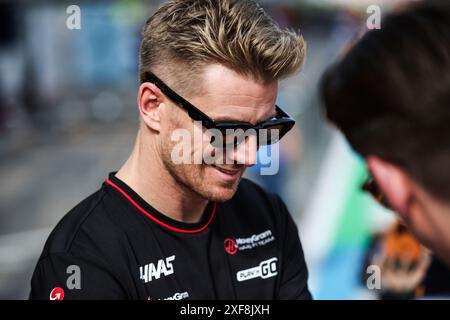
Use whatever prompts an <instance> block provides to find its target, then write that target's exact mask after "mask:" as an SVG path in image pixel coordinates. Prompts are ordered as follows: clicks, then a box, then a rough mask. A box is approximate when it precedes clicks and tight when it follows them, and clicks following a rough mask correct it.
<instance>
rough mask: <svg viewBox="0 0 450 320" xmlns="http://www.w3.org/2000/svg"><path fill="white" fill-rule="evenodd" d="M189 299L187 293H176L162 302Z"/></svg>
mask: <svg viewBox="0 0 450 320" xmlns="http://www.w3.org/2000/svg"><path fill="white" fill-rule="evenodd" d="M187 298H189V293H188V292H187V291H185V292H177V293H175V294H174V295H173V296H171V297H167V298H164V299H162V300H183V299H187Z"/></svg>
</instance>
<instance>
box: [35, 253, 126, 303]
mask: <svg viewBox="0 0 450 320" xmlns="http://www.w3.org/2000/svg"><path fill="white" fill-rule="evenodd" d="M29 298H30V300H76V299H81V300H87V299H99V300H100V299H102V300H103V299H104V300H106V299H126V298H127V297H126V294H125V292H124V290H123V289H122V288H121V286H120V284H119V282H118V281H117V280H116V278H115V277H114V275H113V274H111V272H110V271H108V269H107V268H106V266H105V265H104V264H103V263H102V262H101V261H99V260H98V259H95V258H89V257H85V256H84V257H82V258H81V257H76V256H72V255H69V254H65V253H64V254H59V253H58V254H51V255H48V256H47V257H45V258H41V259H40V260H39V262H38V264H37V266H36V269H35V271H34V273H33V277H32V280H31V292H30V296H29Z"/></svg>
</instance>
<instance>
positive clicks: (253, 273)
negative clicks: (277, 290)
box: [236, 257, 278, 282]
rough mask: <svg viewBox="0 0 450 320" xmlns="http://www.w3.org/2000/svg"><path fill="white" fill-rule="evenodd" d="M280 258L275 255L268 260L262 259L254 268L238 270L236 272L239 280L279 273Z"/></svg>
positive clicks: (272, 275)
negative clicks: (278, 262) (278, 263)
mask: <svg viewBox="0 0 450 320" xmlns="http://www.w3.org/2000/svg"><path fill="white" fill-rule="evenodd" d="M277 261H278V258H276V257H273V258H270V259H268V260H264V261H261V263H260V264H259V265H258V266H256V267H253V268H249V269H245V270H241V271H238V272H237V273H236V278H237V281H239V282H241V281H247V280H250V279H255V278H262V279H267V278H271V277H274V276H276V275H277V274H278V271H277Z"/></svg>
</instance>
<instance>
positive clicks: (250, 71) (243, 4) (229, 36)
mask: <svg viewBox="0 0 450 320" xmlns="http://www.w3.org/2000/svg"><path fill="white" fill-rule="evenodd" d="M142 35H143V40H142V44H141V50H140V67H139V72H140V78H141V82H142V81H143V79H144V73H145V72H146V71H148V70H153V71H155V70H156V71H155V72H158V74H159V75H161V77H162V78H163V79H164V80H165V81H167V82H168V84H169V85H171V86H173V87H174V88H176V90H180V92H181V93H182V94H191V93H192V92H196V90H197V89H198V88H199V83H198V80H199V74H201V70H202V68H203V67H204V66H206V65H208V64H212V63H220V64H222V65H224V66H226V67H228V68H230V69H232V70H233V71H235V72H237V73H239V74H241V75H244V76H248V77H251V78H252V79H254V80H256V81H258V82H261V83H265V82H269V81H272V80H279V79H282V78H285V77H287V76H290V75H292V74H294V73H295V72H296V71H298V69H300V67H301V66H302V64H303V61H304V58H305V43H304V41H303V38H302V36H301V35H300V34H297V33H295V32H293V31H290V30H283V29H281V28H280V27H279V26H278V25H277V24H276V23H275V22H274V21H273V20H272V19H271V18H270V17H269V16H268V15H267V14H266V12H265V11H264V10H263V9H262V8H261V7H260V6H259V5H258V4H257V3H256V2H254V1H251V0H169V1H167V2H165V3H164V4H163V5H162V6H161V7H160V8H159V9H158V10H157V11H156V13H155V14H154V15H153V16H151V17H150V18H149V19H148V21H147V22H146V24H145V26H144V28H143V31H142Z"/></svg>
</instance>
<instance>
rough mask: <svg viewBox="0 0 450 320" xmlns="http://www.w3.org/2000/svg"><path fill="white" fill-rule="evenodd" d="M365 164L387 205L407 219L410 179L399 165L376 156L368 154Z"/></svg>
mask: <svg viewBox="0 0 450 320" xmlns="http://www.w3.org/2000/svg"><path fill="white" fill-rule="evenodd" d="M366 161H367V166H368V169H369V171H370V173H371V174H372V176H373V178H374V179H375V182H376V183H377V185H378V187H379V188H380V189H381V191H382V192H383V194H384V196H385V197H386V199H387V201H388V202H389V205H390V206H391V207H392V208H393V209H394V210H395V211H396V212H397V213H399V214H400V215H401V217H402V218H403V219H404V220H408V218H409V217H408V215H409V209H410V208H409V206H410V201H411V197H412V196H413V194H412V191H413V190H412V184H411V179H410V178H409V177H408V176H407V175H406V174H405V173H404V171H403V170H402V169H400V168H399V167H397V166H395V165H393V164H391V163H389V162H387V161H384V160H382V159H381V158H379V157H376V156H368V157H367V159H366Z"/></svg>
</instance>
